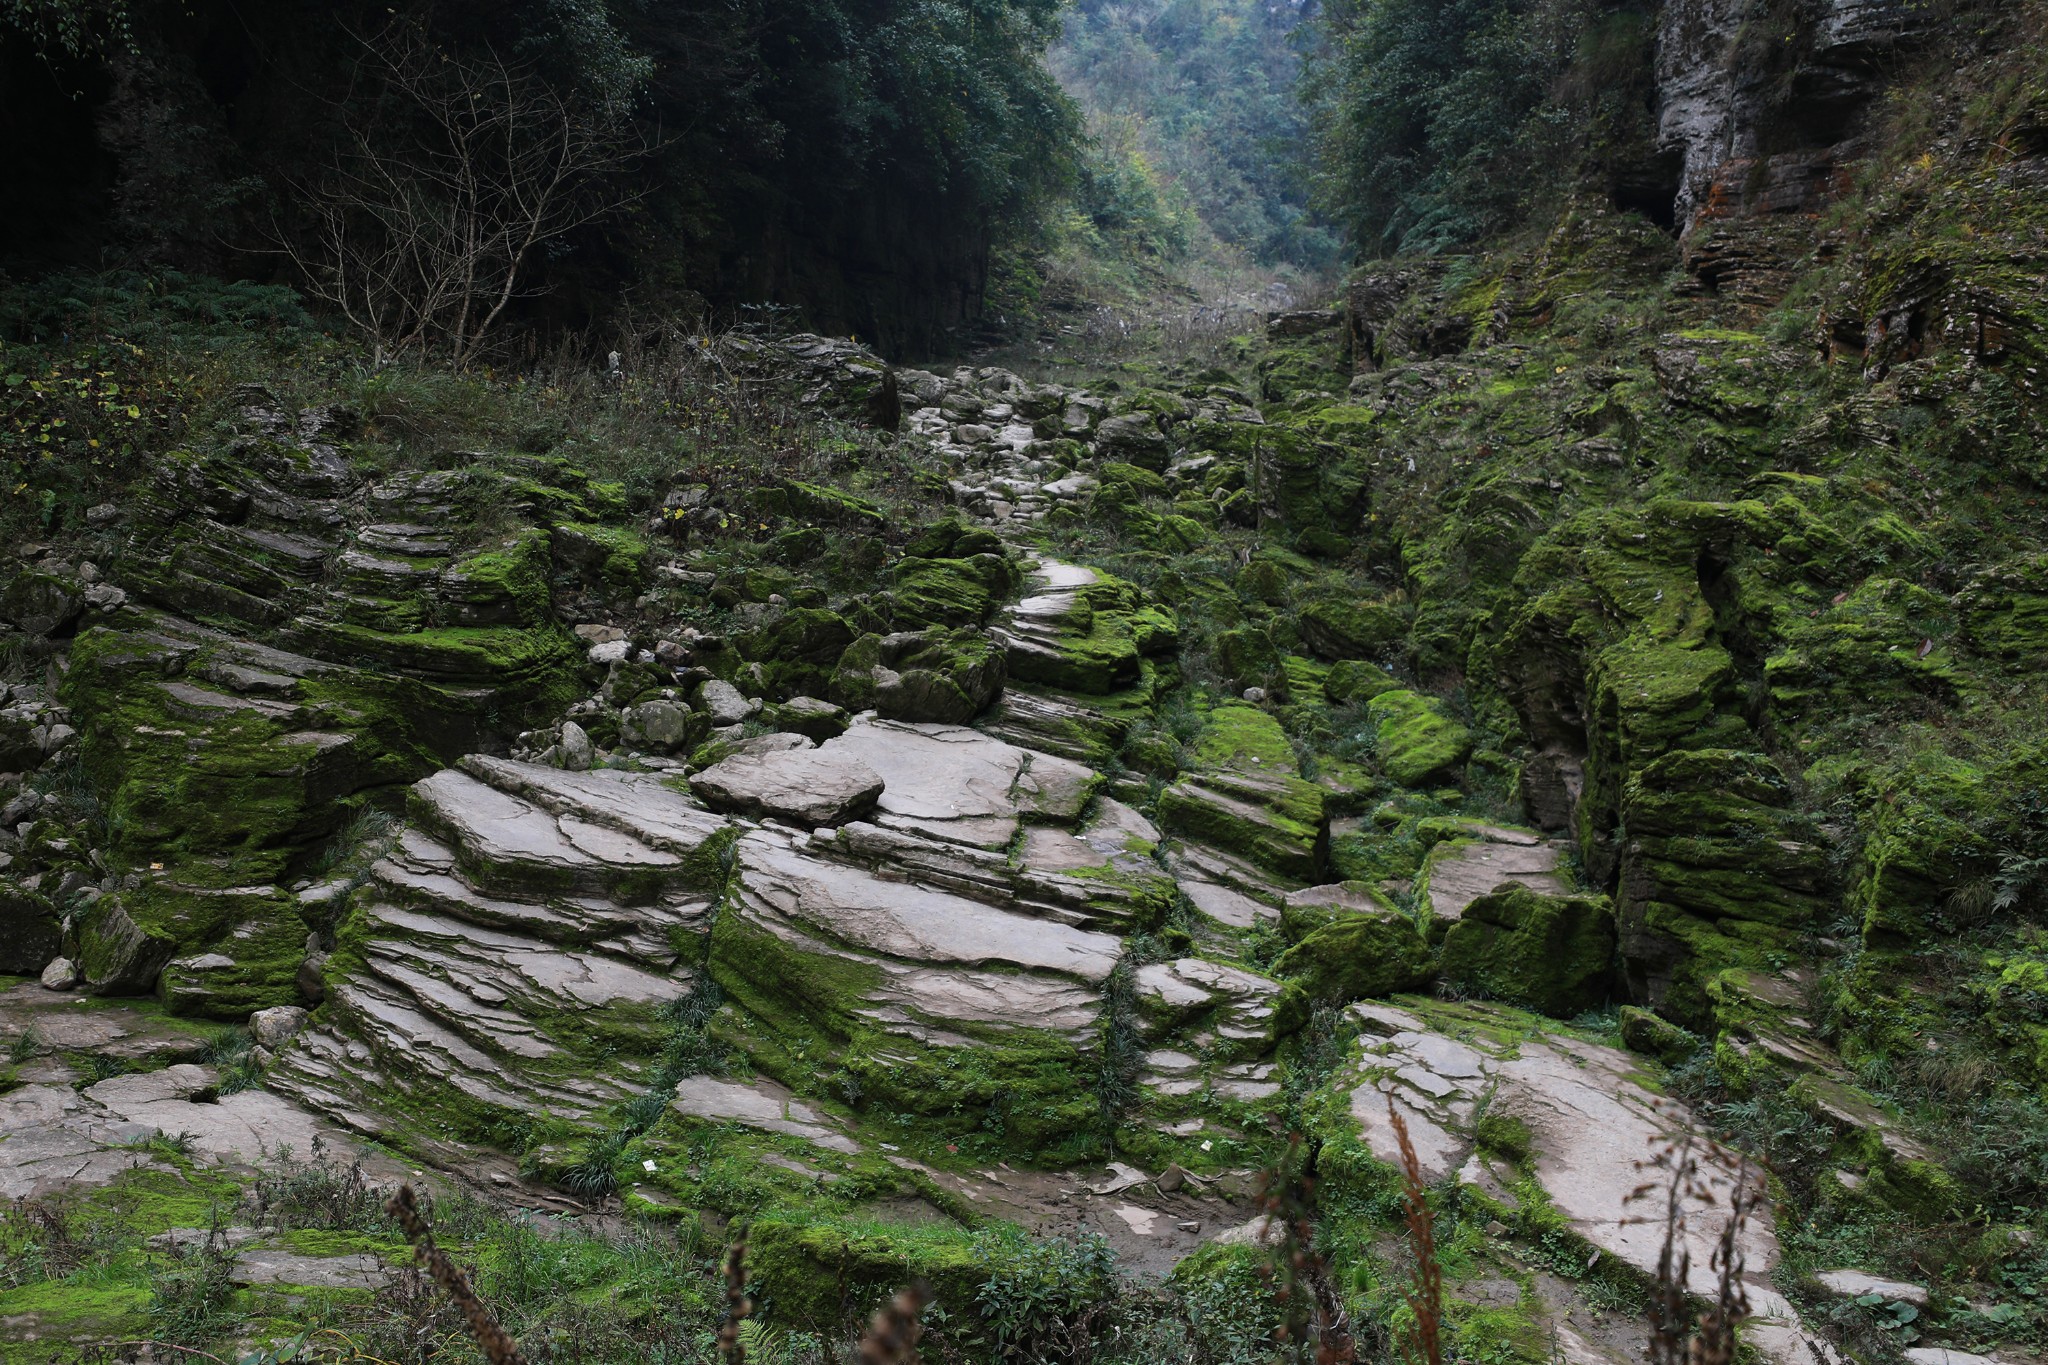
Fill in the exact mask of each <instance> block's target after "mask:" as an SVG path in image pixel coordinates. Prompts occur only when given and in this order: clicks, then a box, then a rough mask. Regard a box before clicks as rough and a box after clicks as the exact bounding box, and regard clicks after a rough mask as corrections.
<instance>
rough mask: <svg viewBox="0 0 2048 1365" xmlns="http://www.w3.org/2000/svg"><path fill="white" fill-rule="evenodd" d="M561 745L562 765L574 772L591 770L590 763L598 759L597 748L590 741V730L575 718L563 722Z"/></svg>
mask: <svg viewBox="0 0 2048 1365" xmlns="http://www.w3.org/2000/svg"><path fill="white" fill-rule="evenodd" d="M559 747H560V750H561V756H562V766H563V767H564V768H566V769H568V770H569V771H570V772H572V773H584V772H589V771H590V765H591V764H592V763H593V762H595V761H596V758H597V750H596V747H595V746H594V745H592V744H591V742H590V734H589V732H588V731H586V730H585V729H584V728H583V727H582V726H580V725H578V724H577V723H576V722H575V721H573V720H565V721H563V722H562V739H561V744H560V746H559Z"/></svg>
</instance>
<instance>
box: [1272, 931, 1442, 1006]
mask: <svg viewBox="0 0 2048 1365" xmlns="http://www.w3.org/2000/svg"><path fill="white" fill-rule="evenodd" d="M1273 973H1274V975H1276V976H1278V977H1280V978H1281V979H1282V980H1284V981H1285V982H1286V983H1287V985H1286V989H1285V990H1284V991H1283V992H1282V993H1281V996H1280V1003H1279V1006H1278V1008H1277V1009H1276V1010H1275V1012H1274V1028H1275V1029H1276V1031H1278V1032H1279V1033H1282V1034H1286V1033H1291V1032H1293V1031H1294V1030H1295V1029H1298V1028H1300V1027H1301V1026H1302V1025H1303V1024H1305V1023H1307V1022H1308V1016H1309V1014H1310V1013H1311V1012H1312V1011H1313V1010H1314V1009H1315V1008H1316V1007H1317V1006H1318V1005H1341V1004H1345V1003H1347V1002H1349V1001H1352V1000H1365V999H1370V998H1375V997H1381V996H1388V995H1398V994H1400V993H1401V992H1403V991H1412V990H1415V989H1417V988H1418V987H1420V986H1422V985H1424V984H1426V983H1427V982H1428V981H1429V979H1430V977H1431V975H1432V974H1433V972H1432V963H1431V961H1430V953H1429V945H1428V944H1427V943H1425V942H1424V941H1423V938H1422V935H1421V933H1420V932H1418V931H1417V930H1416V928H1415V924H1414V921H1412V920H1410V919H1408V918H1406V917H1405V916H1402V915H1398V914H1377V915H1375V914H1363V913H1359V914H1350V915H1344V916H1341V917H1339V918H1337V919H1335V920H1332V921H1331V922H1330V923H1328V924H1326V925H1324V926H1323V927H1322V928H1320V929H1317V930H1315V931H1313V932H1312V933H1310V934H1309V935H1308V936H1307V937H1306V938H1304V939H1302V941H1301V942H1299V943H1297V944H1295V945H1294V946H1293V947H1292V948H1289V949H1288V950H1287V951H1286V952H1284V953H1282V954H1281V955H1280V959H1279V961H1277V962H1275V963H1274V964H1273Z"/></svg>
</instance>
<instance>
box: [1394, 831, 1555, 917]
mask: <svg viewBox="0 0 2048 1365" xmlns="http://www.w3.org/2000/svg"><path fill="white" fill-rule="evenodd" d="M1558 861H1559V855H1558V850H1557V847H1556V845H1554V844H1547V843H1543V844H1533V845H1532V844H1527V843H1523V842H1521V841H1520V840H1519V839H1518V840H1516V841H1515V842H1513V843H1496V842H1494V841H1493V840H1491V839H1485V838H1482V839H1474V840H1469V841H1467V840H1455V841H1451V842H1447V843H1442V844H1438V845H1437V846H1436V847H1435V848H1433V849H1431V850H1430V853H1429V859H1428V861H1427V862H1426V863H1425V864H1424V865H1423V871H1422V886H1421V888H1420V892H1421V894H1422V895H1423V896H1424V897H1426V898H1427V900H1428V904H1429V908H1430V912H1431V913H1432V914H1434V915H1435V916H1436V917H1437V918H1438V919H1443V920H1455V919H1458V918H1460V917H1462V916H1463V915H1464V913H1465V907H1466V906H1468V905H1470V904H1471V903H1472V902H1473V901H1476V900H1478V899H1479V898H1480V897H1481V896H1486V895H1491V894H1492V893H1493V892H1495V891H1498V890H1499V889H1500V888H1501V887H1503V886H1506V885H1507V884H1508V883H1509V882H1520V883H1521V884H1522V885H1523V886H1526V887H1528V888H1529V889H1530V890H1531V891H1540V892H1542V893H1544V894H1545V895H1550V896H1562V895H1566V894H1568V893H1569V891H1570V889H1571V888H1569V887H1567V886H1566V885H1565V883H1564V878H1563V877H1562V876H1560V875H1559V874H1558V870H1557V869H1558Z"/></svg>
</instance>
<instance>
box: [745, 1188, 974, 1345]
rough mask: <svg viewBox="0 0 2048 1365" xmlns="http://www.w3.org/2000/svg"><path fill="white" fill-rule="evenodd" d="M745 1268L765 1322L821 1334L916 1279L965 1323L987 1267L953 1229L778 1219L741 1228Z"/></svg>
mask: <svg viewBox="0 0 2048 1365" xmlns="http://www.w3.org/2000/svg"><path fill="white" fill-rule="evenodd" d="M747 1269H748V1270H749V1272H751V1275H752V1277H753V1278H754V1279H755V1280H756V1281H757V1282H758V1283H759V1284H760V1287H761V1290H760V1292H761V1298H762V1306H763V1309H764V1311H765V1315H766V1316H767V1318H768V1320H769V1321H770V1322H772V1323H774V1324H776V1325H777V1326H781V1327H786V1328H788V1329H790V1330H793V1331H803V1332H813V1333H816V1334H817V1335H819V1336H821V1337H824V1338H826V1339H827V1340H836V1339H838V1338H839V1337H841V1336H843V1335H845V1334H846V1333H847V1332H848V1331H850V1330H853V1329H855V1328H857V1327H858V1326H860V1325H861V1324H863V1323H865V1322H866V1320H867V1318H868V1317H869V1315H870V1314H872V1313H873V1312H874V1310H875V1309H876V1308H878V1307H880V1306H881V1305H882V1304H885V1303H887V1302H888V1301H889V1300H890V1299H891V1298H893V1297H894V1296H895V1295H896V1293H897V1291H898V1290H900V1289H901V1288H902V1287H903V1286H904V1285H907V1284H913V1283H918V1282H922V1283H924V1284H927V1285H929V1286H930V1287H931V1290H932V1294H933V1298H934V1302H935V1303H937V1304H938V1305H940V1306H941V1307H943V1308H944V1309H945V1310H946V1312H947V1314H948V1316H949V1317H952V1316H958V1317H960V1318H962V1319H963V1320H965V1321H972V1319H973V1315H974V1307H973V1305H974V1302H975V1295H976V1293H977V1292H978V1291H979V1289H980V1287H981V1286H982V1285H983V1284H984V1283H986V1282H987V1280H988V1277H989V1273H990V1271H989V1266H988V1265H987V1264H986V1263H985V1262H984V1261H983V1259H982V1258H980V1257H979V1256H977V1255H976V1254H975V1252H974V1248H973V1244H972V1241H971V1239H970V1237H969V1236H968V1235H967V1234H966V1233H964V1232H961V1231H959V1230H956V1229H947V1230H943V1231H942V1230H940V1229H937V1228H911V1227H903V1228H900V1229H893V1230H892V1229H890V1228H888V1227H886V1226H884V1225H881V1224H878V1223H874V1222H866V1223H862V1224H858V1225H849V1224H842V1223H837V1222H833V1221H828V1220H824V1219H819V1220H815V1221H795V1220H791V1219H788V1218H784V1217H770V1218H761V1219H757V1220H755V1221H754V1222H753V1223H751V1224H750V1225H749V1226H748V1229H747Z"/></svg>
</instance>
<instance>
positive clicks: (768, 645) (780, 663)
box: [736, 607, 857, 697]
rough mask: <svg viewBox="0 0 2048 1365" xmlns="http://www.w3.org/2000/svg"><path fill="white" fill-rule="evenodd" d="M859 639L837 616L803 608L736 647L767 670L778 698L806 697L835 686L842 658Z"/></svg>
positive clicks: (765, 680) (766, 680)
mask: <svg viewBox="0 0 2048 1365" xmlns="http://www.w3.org/2000/svg"><path fill="white" fill-rule="evenodd" d="M856 638H857V636H856V634H855V631H854V629H853V627H852V626H851V625H849V624H848V623H847V620H846V618H845V617H843V616H841V615H840V614H839V613H837V612H835V611H826V610H824V609H822V608H816V607H798V608H796V609H794V610H791V611H785V612H783V613H782V614H781V615H780V616H778V617H776V618H775V620H773V621H771V622H769V623H768V624H767V625H765V626H763V627H762V628H761V629H759V630H756V631H751V632H749V633H748V634H746V635H744V636H742V637H740V639H739V640H738V641H737V642H736V643H737V647H738V653H739V655H740V657H741V658H744V659H747V660H749V661H750V662H754V663H758V664H760V665H761V674H762V682H763V684H764V685H765V687H766V688H767V690H768V691H769V692H770V693H771V694H772V695H774V696H777V697H800V696H803V695H805V694H807V693H808V694H813V695H815V694H816V693H819V692H822V691H824V690H825V689H826V688H827V687H829V686H831V681H832V675H833V672H834V671H835V670H836V669H837V667H838V664H839V660H840V657H841V656H842V655H844V654H845V653H846V650H847V647H848V646H850V645H851V644H853V642H854V640H855V639H856Z"/></svg>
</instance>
